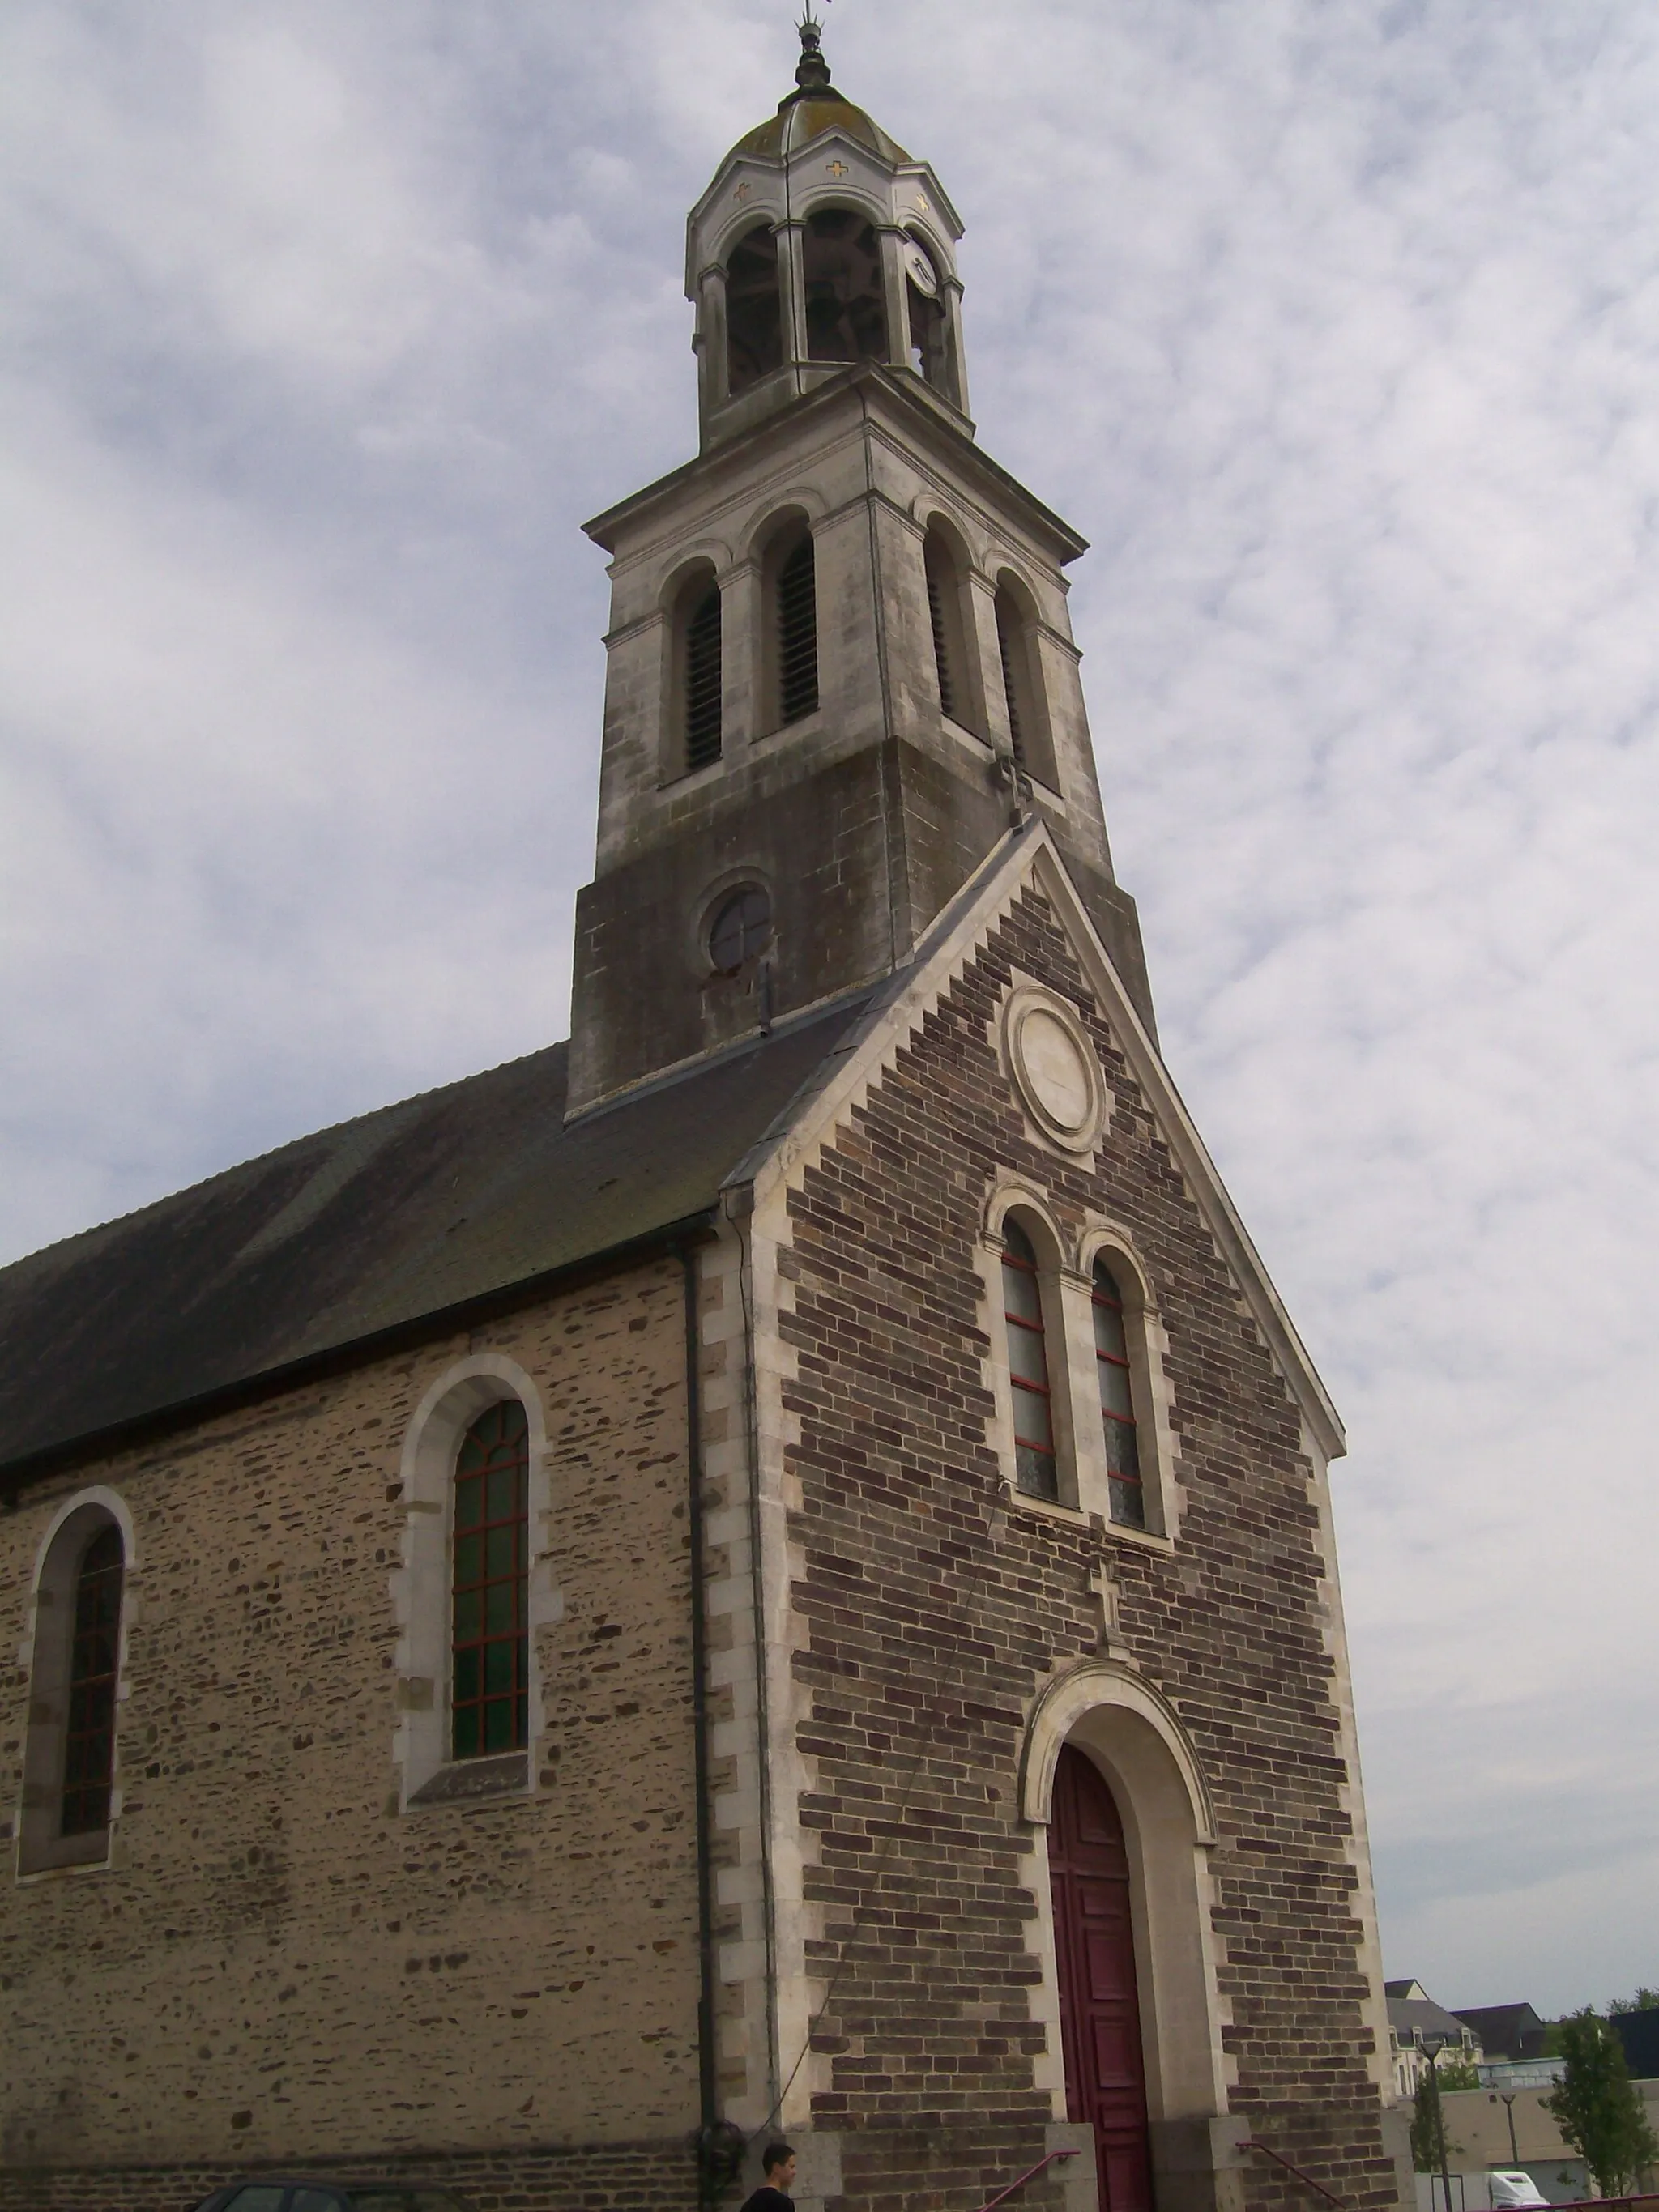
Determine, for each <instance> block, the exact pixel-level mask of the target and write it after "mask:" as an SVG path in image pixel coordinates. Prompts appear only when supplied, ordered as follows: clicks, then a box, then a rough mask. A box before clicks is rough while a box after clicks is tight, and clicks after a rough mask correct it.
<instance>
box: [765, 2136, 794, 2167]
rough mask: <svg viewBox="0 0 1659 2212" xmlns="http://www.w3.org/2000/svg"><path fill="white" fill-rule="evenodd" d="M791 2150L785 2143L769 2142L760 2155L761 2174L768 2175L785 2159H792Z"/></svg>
mask: <svg viewBox="0 0 1659 2212" xmlns="http://www.w3.org/2000/svg"><path fill="white" fill-rule="evenodd" d="M794 2155H795V2154H794V2151H793V2148H791V2146H790V2145H789V2144H788V2143H787V2142H769V2143H768V2144H767V2146H766V2148H765V2149H764V2151H763V2152H762V2154H761V2172H763V2173H770V2172H771V2171H772V2168H773V2167H774V2166H781V2165H782V2164H783V2161H784V2160H785V2159H787V2158H793V2156H794Z"/></svg>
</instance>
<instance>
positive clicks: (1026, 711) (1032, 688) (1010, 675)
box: [996, 579, 1055, 784]
mask: <svg viewBox="0 0 1659 2212" xmlns="http://www.w3.org/2000/svg"><path fill="white" fill-rule="evenodd" d="M996 622H997V651H998V653H999V654H1000V658H1001V661H1002V691H1003V697H1004V699H1005V700H1006V703H1007V708H1008V734H1009V737H1010V738H1011V739H1012V744H1013V748H1014V758H1015V759H1016V760H1017V761H1018V763H1019V764H1020V766H1021V767H1022V768H1023V769H1025V770H1026V771H1027V773H1028V774H1030V775H1035V776H1037V777H1039V778H1040V779H1041V780H1042V781H1043V782H1044V783H1048V784H1052V783H1053V782H1054V778H1055V770H1054V747H1053V745H1052V744H1050V742H1049V737H1048V714H1047V712H1046V710H1045V708H1044V704H1043V699H1042V683H1041V679H1040V678H1039V676H1038V673H1037V665H1036V623H1035V622H1034V620H1033V618H1032V617H1031V614H1030V611H1029V610H1028V609H1027V608H1026V607H1025V606H1024V605H1022V603H1021V601H1020V599H1018V596H1017V595H1016V593H1015V592H1014V591H1013V589H1012V586H1010V585H1009V584H1008V582H1007V581H1006V579H1005V580H1004V581H1003V582H1001V583H1000V584H999V585H998V586H997V596H996Z"/></svg>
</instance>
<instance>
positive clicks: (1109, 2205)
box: [1048, 1744, 1152, 2212]
mask: <svg viewBox="0 0 1659 2212" xmlns="http://www.w3.org/2000/svg"><path fill="white" fill-rule="evenodd" d="M1048 1878H1049V1882H1050V1884H1051V1887H1052V1889H1053V1893H1054V1957H1055V1964H1056V1966H1057V1967H1058V1970H1059V1980H1060V2034H1061V2039H1062V2041H1063V2044H1064V2046H1065V2053H1066V2107H1067V2110H1068V2112H1069V2114H1070V2117H1071V2118H1073V2120H1076V2121H1079V2122H1082V2123H1085V2124H1087V2125H1089V2126H1091V2127H1092V2128H1093V2130H1094V2132H1095V2165H1096V2171H1097V2173H1098V2175H1099V2179H1100V2203H1101V2212H1152V2157H1151V2152H1150V2148H1149V2145H1148V2142H1147V2133H1146V2061H1145V2057H1144V2055H1143V2053H1142V2051H1141V2045H1140V2000H1139V1993H1138V1991H1137V1990H1136V1987H1135V1946H1134V1929H1133V1923H1132V1922H1131V1920H1130V1917H1129V1853H1128V1848H1127V1844H1125V1842H1124V1839H1123V1822H1122V1820H1121V1818H1120V1817H1119V1814H1118V1809H1117V1806H1116V1804H1115V1802H1114V1800H1113V1797H1112V1793H1111V1791H1110V1790H1109V1788H1108V1787H1107V1785H1106V1783H1105V1781H1104V1780H1103V1778H1102V1776H1101V1774H1100V1771H1099V1770H1098V1769H1097V1767H1096V1766H1095V1765H1093V1763H1092V1762H1091V1760H1090V1759H1087V1758H1085V1756H1084V1754H1083V1753H1082V1752H1080V1751H1077V1750H1075V1749H1073V1747H1072V1746H1071V1745H1069V1744H1068V1745H1066V1747H1064V1748H1063V1749H1062V1750H1061V1752H1060V1759H1059V1764H1058V1765H1057V1766H1056V1767H1055V1770H1054V1805H1053V1813H1052V1816H1051V1819H1050V1822H1049V1827H1048Z"/></svg>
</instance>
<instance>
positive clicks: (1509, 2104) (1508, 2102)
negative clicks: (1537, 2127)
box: [1498, 2089, 1521, 2166]
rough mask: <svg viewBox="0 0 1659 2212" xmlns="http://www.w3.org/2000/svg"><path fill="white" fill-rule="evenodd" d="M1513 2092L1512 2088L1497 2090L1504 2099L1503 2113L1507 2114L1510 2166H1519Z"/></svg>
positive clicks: (1519, 2152) (1519, 2158) (1519, 2154)
mask: <svg viewBox="0 0 1659 2212" xmlns="http://www.w3.org/2000/svg"><path fill="white" fill-rule="evenodd" d="M1498 2094H1499V2095H1500V2096H1501V2097H1502V2098H1503V2100H1504V2112H1505V2114H1506V2115H1507V2116H1508V2119H1509V2124H1510V2164H1511V2165H1512V2166H1519V2165H1520V2163H1521V2151H1520V2147H1519V2145H1518V2144H1517V2143H1516V2140H1515V2091H1514V2090H1513V2089H1504V2090H1500V2091H1499V2092H1498Z"/></svg>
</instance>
